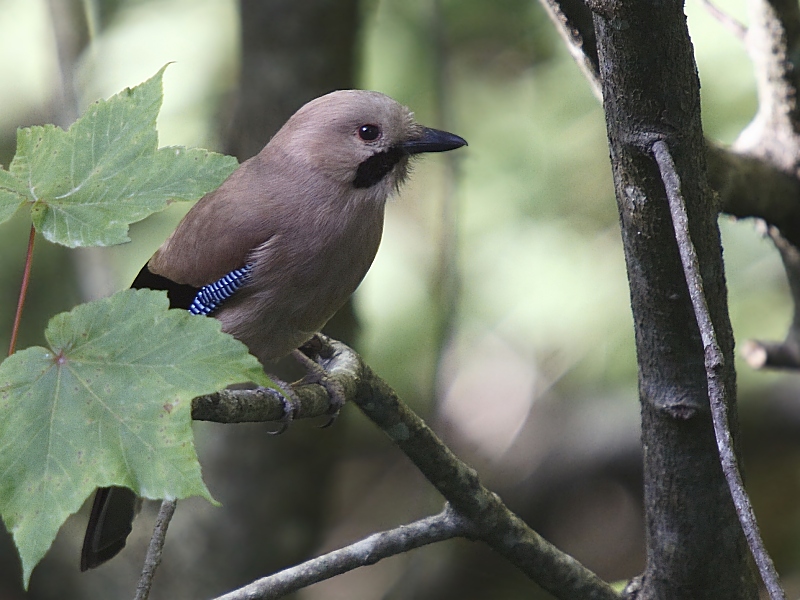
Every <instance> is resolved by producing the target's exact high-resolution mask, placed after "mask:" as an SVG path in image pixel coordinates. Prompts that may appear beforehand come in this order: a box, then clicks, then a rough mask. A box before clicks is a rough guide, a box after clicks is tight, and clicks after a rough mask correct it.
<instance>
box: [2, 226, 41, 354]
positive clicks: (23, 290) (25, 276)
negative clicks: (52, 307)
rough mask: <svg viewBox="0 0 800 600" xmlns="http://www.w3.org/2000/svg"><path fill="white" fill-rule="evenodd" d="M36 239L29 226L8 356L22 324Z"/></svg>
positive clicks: (15, 345)
mask: <svg viewBox="0 0 800 600" xmlns="http://www.w3.org/2000/svg"><path fill="white" fill-rule="evenodd" d="M35 239H36V228H35V227H34V226H33V225H31V232H30V235H29V236H28V253H27V254H26V255H25V270H24V271H23V273H22V284H21V285H20V287H19V300H17V312H16V314H15V315H14V325H13V326H12V328H11V343H9V345H8V355H9V356H11V355H12V354H14V350H16V348H17V335H18V334H19V326H20V323H21V322H22V309H23V307H24V306H25V297H26V296H27V295H28V284H29V283H30V280H31V264H32V263H33V242H34V240H35Z"/></svg>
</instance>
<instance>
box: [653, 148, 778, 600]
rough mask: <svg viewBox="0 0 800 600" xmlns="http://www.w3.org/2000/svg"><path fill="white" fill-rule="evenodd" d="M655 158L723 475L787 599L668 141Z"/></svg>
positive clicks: (763, 566) (757, 552)
mask: <svg viewBox="0 0 800 600" xmlns="http://www.w3.org/2000/svg"><path fill="white" fill-rule="evenodd" d="M653 155H654V156H655V159H656V162H657V163H658V168H659V170H660V172H661V179H662V181H663V182H664V187H665V189H666V192H667V198H668V199H669V207H670V212H671V214H672V222H673V226H674V228H675V237H676V239H677V241H678V249H679V251H680V256H681V263H682V264H683V271H684V275H685V277H686V284H687V286H688V288H689V296H690V298H691V300H692V306H693V307H694V313H695V317H696V319H697V325H698V327H699V329H700V336H701V338H702V340H703V349H704V351H705V366H706V377H707V379H708V397H709V402H710V404H711V418H712V421H713V423H714V434H715V436H716V439H717V447H718V448H719V456H720V461H721V463H722V470H723V472H724V473H725V479H726V480H727V481H728V487H729V488H730V491H731V496H732V498H733V503H734V506H735V507H736V513H737V514H738V515H739V522H740V523H741V525H742V529H743V530H744V533H745V537H746V538H747V542H748V544H749V545H750V551H751V552H752V553H753V558H754V559H755V561H756V564H757V565H758V570H759V572H760V573H761V579H762V580H763V581H764V585H765V587H766V588H767V591H768V592H769V595H770V598H771V600H779V599H785V598H786V595H785V593H784V591H783V590H782V589H781V586H780V582H779V579H778V573H777V571H776V570H775V565H773V563H772V559H771V558H770V556H769V554H768V553H767V550H766V548H765V547H764V542H763V541H762V539H761V534H760V533H759V530H758V524H757V523H756V517H755V513H754V512H753V507H752V506H751V505H750V499H749V498H748V496H747V492H746V491H745V489H744V482H743V481H742V476H741V473H740V472H739V466H738V464H737V461H736V454H735V452H734V449H733V438H732V436H731V432H730V426H729V420H728V404H727V403H728V398H729V394H728V390H727V388H726V385H725V379H724V377H720V373H721V372H722V369H723V366H724V357H723V355H722V351H721V350H720V347H719V344H718V342H717V337H716V332H715V331H714V324H713V323H712V321H711V314H710V313H709V310H708V303H707V302H706V297H705V292H704V291H703V280H702V277H701V276H700V265H699V261H698V259H697V252H696V251H695V248H694V244H693V243H692V240H691V237H690V236H689V217H688V214H687V212H686V204H685V202H684V200H683V195H682V192H681V180H680V176H679V175H678V173H677V171H676V169H675V163H674V162H673V160H672V156H671V155H670V152H669V147H668V146H667V144H666V142H664V141H662V140H659V141H657V142H655V143H654V144H653Z"/></svg>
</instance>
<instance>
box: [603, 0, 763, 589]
mask: <svg viewBox="0 0 800 600" xmlns="http://www.w3.org/2000/svg"><path fill="white" fill-rule="evenodd" d="M592 8H593V10H594V11H595V28H596V32H597V42H598V52H599V57H600V74H601V79H602V89H603V98H604V107H605V112H606V124H607V129H608V138H609V147H610V150H611V162H612V169H613V175H614V186H615V191H616V196H617V203H618V208H619V213H620V221H621V227H622V238H623V244H624V251H625V259H626V263H627V268H628V279H629V284H630V290H631V304H632V308H633V316H634V322H635V335H636V348H637V354H638V361H639V393H640V400H641V405H642V443H643V447H644V494H645V509H646V527H647V566H646V569H645V572H644V574H643V575H642V577H641V578H639V580H638V581H637V582H636V583H635V584H634V585H632V586H631V588H630V593H631V595H632V596H633V597H636V598H642V599H644V598H647V599H651V598H652V599H656V598H658V599H664V600H681V599H686V600H689V599H691V600H701V599H704V598H707V599H711V598H715V599H723V598H724V599H726V600H736V599H742V600H743V599H745V598H747V599H754V598H757V597H758V594H757V590H756V586H755V583H754V577H753V573H752V571H751V568H750V564H749V562H748V550H747V546H746V543H745V539H744V536H743V534H742V531H741V527H740V525H739V521H738V519H737V517H736V513H735V511H734V507H733V502H732V500H731V497H730V493H729V491H728V486H727V484H726V482H725V479H724V477H723V474H722V470H721V467H720V463H719V458H718V454H717V447H716V443H715V440H714V433H713V430H712V424H711V417H710V411H709V403H708V393H707V383H706V375H705V368H704V354H703V346H702V343H701V340H700V333H699V330H698V326H697V323H696V321H695V316H694V313H693V310H692V305H691V302H690V298H689V294H688V289H687V285H686V281H685V278H684V274H683V269H682V266H681V262H680V257H679V254H678V249H677V244H676V241H675V236H674V231H673V226H672V220H671V217H670V211H669V206H668V204H667V198H666V194H665V192H664V185H663V183H662V181H661V177H660V174H659V171H658V167H657V165H656V163H655V161H654V159H653V157H652V155H651V154H650V147H651V145H652V143H653V142H654V141H655V140H656V139H657V138H660V139H664V140H665V141H666V142H667V144H668V146H669V148H670V150H671V152H672V155H673V158H674V160H675V163H676V166H677V171H678V174H679V175H680V177H681V181H682V184H683V185H682V189H683V193H684V197H685V201H686V204H687V210H688V213H689V219H690V225H689V228H690V234H691V237H692V240H693V241H694V244H695V246H696V248H697V253H698V257H699V261H700V266H701V275H702V278H703V282H704V284H705V292H706V295H707V299H708V304H709V309H710V312H711V317H712V320H713V323H714V326H715V329H716V331H717V335H718V336H719V343H720V346H721V348H722V352H723V354H724V358H725V365H726V366H725V371H724V373H723V378H724V379H725V380H726V383H727V385H728V388H729V389H730V390H731V397H730V399H729V400H730V403H731V406H730V409H731V427H732V428H733V429H734V430H735V429H736V412H735V395H734V394H735V392H734V390H735V372H734V368H733V333H732V330H731V325H730V321H729V317H728V312H727V295H726V289H725V279H724V272H723V265H722V249H721V246H720V238H719V230H718V227H717V207H716V205H715V202H714V197H713V194H712V192H711V190H710V189H709V187H708V185H707V182H706V156H705V147H704V142H703V135H702V129H701V123H700V95H699V87H700V86H699V80H698V77H697V70H696V66H695V63H694V56H693V52H692V45H691V42H690V40H689V34H688V30H687V28H686V19H685V16H684V14H683V3H682V2H680V1H679V0H670V1H667V2H655V1H643V0H642V1H639V2H619V1H609V2H596V3H594V4H593V5H592ZM734 433H735V431H734Z"/></svg>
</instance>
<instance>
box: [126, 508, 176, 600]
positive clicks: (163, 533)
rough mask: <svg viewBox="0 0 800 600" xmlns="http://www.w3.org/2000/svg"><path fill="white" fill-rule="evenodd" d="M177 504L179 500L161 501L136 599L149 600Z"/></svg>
mask: <svg viewBox="0 0 800 600" xmlns="http://www.w3.org/2000/svg"><path fill="white" fill-rule="evenodd" d="M177 506H178V501H177V500H164V501H163V502H161V508H160V509H159V511H158V517H157V518H156V524H155V527H153V536H152V537H151V538H150V545H149V546H148V547H147V555H146V556H145V558H144V567H142V574H141V576H140V577H139V583H138V584H137V586H136V596H134V600H147V598H148V597H149V596H150V588H151V587H152V586H153V577H155V574H156V569H158V565H160V564H161V555H162V553H163V551H164V543H165V542H166V540H167V528H168V527H169V522H170V521H171V520H172V516H173V515H174V514H175V508H176V507H177Z"/></svg>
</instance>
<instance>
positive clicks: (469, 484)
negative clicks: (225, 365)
mask: <svg viewBox="0 0 800 600" xmlns="http://www.w3.org/2000/svg"><path fill="white" fill-rule="evenodd" d="M320 338H321V339H323V341H324V342H325V343H326V344H328V348H326V349H324V351H323V353H322V354H323V356H321V357H318V361H319V363H320V364H321V365H322V366H323V367H324V368H325V370H326V371H327V373H328V376H329V379H332V380H334V381H335V382H336V383H337V384H338V385H339V386H341V389H342V391H343V393H344V397H345V398H346V399H347V400H348V401H350V402H354V403H355V404H356V405H358V407H359V408H360V409H361V410H362V411H363V412H364V414H365V415H367V417H368V418H369V419H371V420H372V421H373V422H374V423H375V424H376V425H378V427H380V428H381V429H382V430H383V431H384V433H386V434H387V435H388V436H389V437H390V438H391V439H392V440H393V441H394V442H395V443H396V444H397V446H398V447H399V448H400V449H401V450H402V451H403V452H404V453H405V454H406V456H408V457H409V458H410V459H411V461H412V462H413V463H414V464H415V465H416V466H417V468H418V469H419V470H420V471H421V472H422V473H423V475H425V477H426V478H427V479H428V480H429V481H430V482H431V483H432V484H433V485H434V487H436V489H437V490H439V492H440V493H441V494H442V495H443V496H444V497H445V499H446V500H447V501H448V503H449V504H450V506H451V507H452V510H453V511H454V512H455V513H457V514H459V515H460V518H462V519H465V520H467V521H468V522H470V523H471V524H472V527H473V529H472V531H471V535H470V537H472V538H473V539H476V540H481V541H484V542H486V543H487V544H489V545H490V546H491V547H492V548H493V549H495V550H496V551H497V552H499V553H500V554H502V555H503V556H504V557H506V559H507V560H509V562H511V563H512V564H513V565H515V566H516V567H517V568H519V569H520V570H521V571H523V572H524V573H525V574H526V575H528V577H530V578H531V579H532V580H533V581H535V582H536V583H538V584H539V585H540V586H541V587H543V588H544V589H546V590H548V591H549V592H550V593H551V594H553V595H554V596H555V597H556V598H558V599H560V600H590V599H591V600H619V599H620V596H619V594H618V593H617V592H615V591H614V589H613V588H611V586H609V585H608V584H607V583H606V582H604V581H603V580H602V579H600V578H599V577H598V576H597V575H595V574H594V573H592V572H591V571H589V570H588V569H586V567H584V566H583V565H581V564H580V563H579V562H578V561H576V560H575V559H574V558H572V557H571V556H569V555H567V554H565V553H564V552H561V551H560V550H558V549H557V548H556V547H555V546H553V545H552V544H550V543H549V542H547V541H546V540H544V539H543V538H542V537H541V536H540V535H539V534H537V533H536V532H535V531H533V530H532V529H530V528H529V527H528V526H527V525H526V524H525V523H524V522H523V521H522V519H520V518H519V517H518V516H517V515H515V514H514V513H513V512H511V511H510V510H509V509H508V508H507V507H506V506H505V505H504V504H503V502H502V501H501V500H500V498H499V497H498V496H497V494H494V493H493V492H491V491H489V490H487V489H486V488H485V487H483V486H482V485H481V483H480V481H479V479H478V475H477V473H476V472H475V471H474V470H473V469H471V468H469V467H468V466H467V465H465V464H464V463H463V462H462V461H461V460H459V459H458V458H457V457H456V456H455V455H454V454H453V453H452V451H451V450H450V449H449V448H448V447H447V446H445V445H444V444H443V443H442V441H441V440H439V438H437V437H436V435H435V434H434V433H433V431H431V430H430V428H428V426H427V425H426V424H425V423H424V421H423V420H422V419H420V418H419V417H418V416H417V415H416V414H414V413H413V412H412V411H411V410H410V409H409V408H408V407H407V406H405V405H404V404H403V403H402V402H401V401H400V400H399V399H398V397H397V395H396V394H395V392H394V391H393V390H392V389H391V388H390V387H389V386H388V385H387V384H386V383H385V382H384V381H383V380H382V379H380V378H379V377H378V376H377V375H375V373H374V372H373V371H372V370H371V369H370V368H369V367H368V366H367V365H365V364H364V363H363V361H362V360H361V358H360V357H359V356H358V355H357V354H356V353H355V352H354V351H353V350H351V349H350V348H348V347H347V346H345V345H344V344H342V343H341V342H336V341H333V340H329V339H328V338H325V337H324V336H320ZM292 389H293V391H294V393H295V400H296V401H297V402H298V415H299V416H301V417H309V416H323V415H326V414H327V413H328V410H329V407H330V400H329V398H328V395H327V393H326V392H325V390H324V389H323V388H322V387H321V386H320V385H317V384H304V385H294V386H293V388H292ZM260 402H263V403H264V404H265V406H266V408H264V410H263V411H262V410H260V409H259V407H258V404H259V403H260ZM282 414H283V405H282V403H281V402H280V400H278V399H276V398H272V397H270V396H269V394H265V393H263V392H260V391H258V390H241V391H237V392H220V393H217V394H212V395H210V396H204V397H201V398H195V400H194V402H193V404H192V416H193V417H194V418H202V419H204V420H215V421H221V422H241V421H245V420H248V421H252V420H262V418H261V417H265V418H264V419H263V420H275V419H278V418H280V416H281V415H282ZM295 573H296V572H295ZM242 597H248V598H250V597H253V598H258V597H259V596H242Z"/></svg>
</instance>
